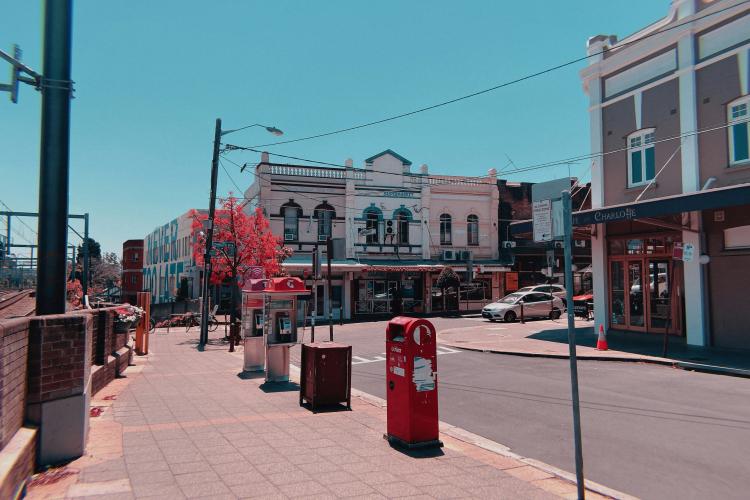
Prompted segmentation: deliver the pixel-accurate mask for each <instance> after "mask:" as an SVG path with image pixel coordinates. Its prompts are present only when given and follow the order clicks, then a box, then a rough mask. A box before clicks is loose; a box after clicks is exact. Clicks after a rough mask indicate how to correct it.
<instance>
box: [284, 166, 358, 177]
mask: <svg viewBox="0 0 750 500" xmlns="http://www.w3.org/2000/svg"><path fill="white" fill-rule="evenodd" d="M270 169H271V174H272V175H286V176H293V177H318V178H326V179H346V178H347V172H348V173H349V175H350V176H351V178H352V179H355V180H361V179H364V178H365V172H364V171H362V170H346V169H343V168H326V167H302V166H296V165H270Z"/></svg>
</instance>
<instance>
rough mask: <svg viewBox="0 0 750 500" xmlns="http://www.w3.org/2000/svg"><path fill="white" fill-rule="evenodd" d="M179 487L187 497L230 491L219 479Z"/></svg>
mask: <svg viewBox="0 0 750 500" xmlns="http://www.w3.org/2000/svg"><path fill="white" fill-rule="evenodd" d="M181 488H182V493H183V494H184V495H185V496H186V497H187V498H200V497H207V496H212V495H221V494H228V493H230V490H229V488H227V487H226V485H225V484H224V483H222V482H220V481H212V482H207V483H203V482H202V483H194V484H189V485H182V486H181Z"/></svg>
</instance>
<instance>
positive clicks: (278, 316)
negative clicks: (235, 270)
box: [242, 278, 309, 382]
mask: <svg viewBox="0 0 750 500" xmlns="http://www.w3.org/2000/svg"><path fill="white" fill-rule="evenodd" d="M308 294H309V292H308V291H307V289H306V288H305V284H304V283H303V282H302V280H301V279H299V278H271V279H265V280H251V281H250V286H249V287H248V288H246V289H245V290H243V299H242V304H243V308H242V328H243V333H244V335H243V336H244V338H245V364H244V366H245V370H248V371H260V370H263V368H264V364H265V370H266V381H268V382H287V381H289V349H290V348H291V347H292V346H293V345H294V344H296V343H297V300H298V299H299V297H300V296H301V295H308Z"/></svg>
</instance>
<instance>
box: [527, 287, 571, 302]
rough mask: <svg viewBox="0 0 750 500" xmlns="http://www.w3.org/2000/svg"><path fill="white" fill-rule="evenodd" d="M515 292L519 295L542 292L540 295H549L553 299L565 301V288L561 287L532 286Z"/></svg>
mask: <svg viewBox="0 0 750 500" xmlns="http://www.w3.org/2000/svg"><path fill="white" fill-rule="evenodd" d="M516 292H519V293H525V292H542V293H551V294H552V295H554V296H555V297H560V298H561V299H563V300H564V299H565V294H566V292H565V287H563V286H561V285H534V286H525V287H523V288H521V289H519V290H516Z"/></svg>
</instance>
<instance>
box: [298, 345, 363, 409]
mask: <svg viewBox="0 0 750 500" xmlns="http://www.w3.org/2000/svg"><path fill="white" fill-rule="evenodd" d="M300 371H301V373H300V392H299V404H300V406H302V405H303V404H304V402H307V403H309V404H310V408H311V409H312V411H313V412H315V411H316V410H317V409H318V408H320V407H321V406H329V405H336V404H339V403H346V407H347V409H351V398H352V346H350V345H344V344H338V343H335V342H315V343H311V344H302V368H301V370H300Z"/></svg>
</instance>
